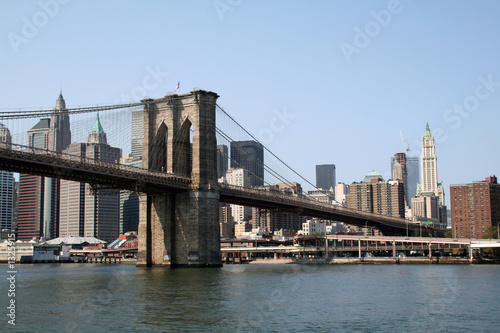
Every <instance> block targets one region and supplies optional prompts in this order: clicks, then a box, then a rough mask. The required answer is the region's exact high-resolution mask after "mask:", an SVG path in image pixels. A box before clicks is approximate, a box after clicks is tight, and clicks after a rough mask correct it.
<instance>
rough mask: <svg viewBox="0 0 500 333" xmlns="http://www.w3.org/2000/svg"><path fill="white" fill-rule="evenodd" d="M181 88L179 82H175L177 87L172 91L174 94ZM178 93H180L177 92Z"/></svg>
mask: <svg viewBox="0 0 500 333" xmlns="http://www.w3.org/2000/svg"><path fill="white" fill-rule="evenodd" d="M180 88H181V80H179V81H177V85H176V86H175V89H174V92H176V91H177V90H180ZM179 93H180V91H179Z"/></svg>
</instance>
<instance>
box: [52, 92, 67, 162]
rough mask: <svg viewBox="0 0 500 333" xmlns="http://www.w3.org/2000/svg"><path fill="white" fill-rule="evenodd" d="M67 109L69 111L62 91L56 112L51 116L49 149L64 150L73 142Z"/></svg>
mask: <svg viewBox="0 0 500 333" xmlns="http://www.w3.org/2000/svg"><path fill="white" fill-rule="evenodd" d="M65 111H67V110H66V101H65V100H64V98H63V95H62V92H61V93H60V94H59V97H58V98H57V101H56V107H55V108H54V114H52V116H51V117H50V127H49V134H48V138H47V139H48V142H47V145H48V149H49V150H51V151H56V152H62V151H63V150H64V149H66V148H68V147H69V145H70V144H71V129H70V124H69V114H68V113H67V112H65Z"/></svg>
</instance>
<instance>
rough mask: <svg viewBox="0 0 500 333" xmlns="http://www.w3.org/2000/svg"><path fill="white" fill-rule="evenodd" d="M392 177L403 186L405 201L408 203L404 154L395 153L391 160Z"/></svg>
mask: <svg viewBox="0 0 500 333" xmlns="http://www.w3.org/2000/svg"><path fill="white" fill-rule="evenodd" d="M391 162H392V163H391V165H392V179H393V180H400V181H402V182H403V184H404V186H405V202H406V203H407V204H408V201H411V200H408V172H407V170H406V154H405V153H396V154H394V157H393V158H392V160H391Z"/></svg>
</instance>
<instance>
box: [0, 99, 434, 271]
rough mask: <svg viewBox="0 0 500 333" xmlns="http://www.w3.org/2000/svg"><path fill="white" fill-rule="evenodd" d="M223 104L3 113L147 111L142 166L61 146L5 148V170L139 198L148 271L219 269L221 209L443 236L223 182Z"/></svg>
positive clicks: (158, 102)
mask: <svg viewBox="0 0 500 333" xmlns="http://www.w3.org/2000/svg"><path fill="white" fill-rule="evenodd" d="M218 97H219V96H218V95H217V94H216V93H214V92H209V91H203V90H195V91H191V92H190V93H187V94H182V95H176V94H170V95H167V96H165V97H162V98H158V99H144V100H142V101H141V102H138V103H129V104H121V105H108V106H96V107H85V108H65V106H64V107H59V108H56V109H53V110H37V111H24V112H16V111H12V112H3V113H1V114H0V120H7V119H10V121H13V120H15V121H19V122H22V121H23V119H25V118H40V117H43V116H45V117H47V116H50V117H52V119H56V120H57V121H59V120H60V119H64V118H65V117H69V115H75V114H82V113H89V112H101V114H102V113H105V112H108V111H111V110H117V109H123V108H132V107H135V108H140V109H141V110H142V111H143V112H142V114H143V120H144V122H143V123H144V127H143V140H142V166H131V165H125V164H120V163H119V162H118V161H112V162H109V161H104V160H101V159H94V158H88V157H84V156H83V155H81V154H80V155H75V154H71V153H67V152H64V153H63V152H61V149H59V148H58V142H52V143H51V142H49V145H48V149H40V148H35V147H34V146H33V145H23V144H19V143H16V142H3V143H1V144H0V169H1V170H6V171H11V172H18V173H23V174H31V175H37V176H42V177H49V178H54V179H65V180H71V181H76V182H80V183H87V184H90V185H91V187H92V188H93V189H94V190H95V191H99V190H105V189H111V190H112V189H123V190H129V191H133V192H136V193H138V195H139V207H140V209H139V214H140V215H139V227H138V233H139V250H138V265H144V266H151V265H170V266H195V267H201V266H203V267H204V266H220V265H221V251H220V230H219V228H220V227H219V207H220V203H228V204H237V205H243V206H250V207H256V208H260V209H265V210H272V211H279V212H284V213H291V214H298V215H302V216H307V217H315V218H319V219H324V220H333V221H339V222H345V223H348V224H351V225H356V226H363V227H373V228H376V229H378V230H380V231H381V232H382V233H383V234H384V235H394V236H396V235H401V236H403V235H410V236H416V235H418V234H422V229H424V233H425V235H426V236H429V235H431V236H434V237H436V236H442V235H443V233H444V231H443V230H439V229H433V228H431V227H428V226H422V225H419V224H414V223H413V222H411V221H408V220H405V219H402V218H396V217H391V216H386V215H380V214H374V213H367V212H363V211H358V210H354V209H348V208H346V207H343V206H341V205H333V204H329V203H322V202H319V201H317V200H314V199H312V198H310V197H308V196H307V195H304V194H302V193H286V192H283V191H269V190H265V189H260V188H256V187H240V186H234V185H228V184H225V183H220V182H219V181H218V175H217V153H218V152H217V144H218V136H219V137H220V136H222V137H225V138H226V139H228V140H231V138H230V136H229V135H228V134H226V133H225V132H224V129H223V128H221V126H218V124H217V121H216V114H217V112H219V113H220V112H223V113H224V114H226V115H227V116H228V117H229V118H230V119H233V118H232V117H231V116H229V115H228V114H227V113H226V111H225V110H224V109H222V108H221V107H220V106H219V105H218V104H217V99H218ZM238 126H240V127H241V125H239V124H238ZM241 128H243V127H241ZM254 139H255V138H254ZM273 155H274V154H273ZM264 168H265V166H264ZM266 170H267V169H266Z"/></svg>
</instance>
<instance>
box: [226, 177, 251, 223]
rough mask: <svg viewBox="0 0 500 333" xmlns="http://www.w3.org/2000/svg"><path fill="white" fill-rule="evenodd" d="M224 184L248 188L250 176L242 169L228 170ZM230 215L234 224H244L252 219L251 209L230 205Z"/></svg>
mask: <svg viewBox="0 0 500 333" xmlns="http://www.w3.org/2000/svg"><path fill="white" fill-rule="evenodd" d="M225 179H226V183H227V184H229V185H235V186H242V187H248V186H250V176H249V174H248V171H247V170H246V169H243V168H238V169H233V168H231V169H229V170H228V171H227V172H226V177H225ZM231 213H232V214H233V221H234V222H236V223H245V222H248V221H250V219H251V218H252V207H247V206H241V205H234V204H231Z"/></svg>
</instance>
